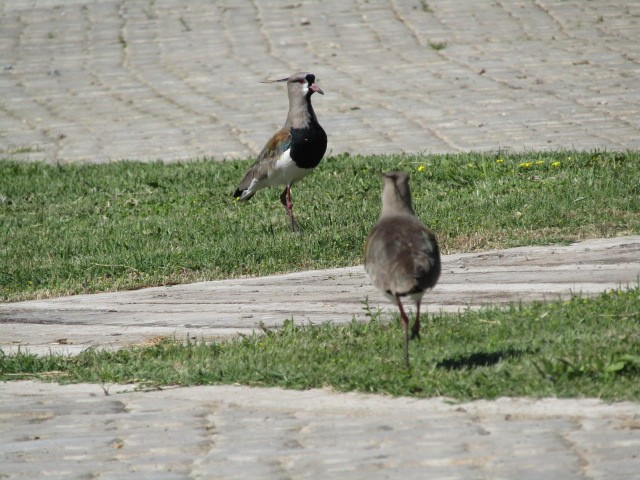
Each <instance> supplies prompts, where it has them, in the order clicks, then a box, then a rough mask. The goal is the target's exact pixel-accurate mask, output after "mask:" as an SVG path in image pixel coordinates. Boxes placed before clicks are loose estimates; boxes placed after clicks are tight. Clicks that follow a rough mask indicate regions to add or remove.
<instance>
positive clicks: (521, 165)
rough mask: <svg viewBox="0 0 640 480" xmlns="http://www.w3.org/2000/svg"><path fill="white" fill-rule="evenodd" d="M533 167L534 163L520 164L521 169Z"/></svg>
mask: <svg viewBox="0 0 640 480" xmlns="http://www.w3.org/2000/svg"><path fill="white" fill-rule="evenodd" d="M531 165H533V163H532V162H524V163H521V164H520V165H518V166H519V167H520V168H529V167H531Z"/></svg>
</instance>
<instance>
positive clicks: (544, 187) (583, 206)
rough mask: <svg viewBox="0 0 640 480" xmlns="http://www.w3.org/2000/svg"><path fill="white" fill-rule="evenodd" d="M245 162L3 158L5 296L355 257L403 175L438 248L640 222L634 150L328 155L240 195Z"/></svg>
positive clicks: (499, 243)
mask: <svg viewBox="0 0 640 480" xmlns="http://www.w3.org/2000/svg"><path fill="white" fill-rule="evenodd" d="M248 165H249V162H248V161H245V162H229V163H219V162H214V161H196V162H191V163H181V164H168V165H167V164H161V163H151V164H143V163H133V162H121V163H113V164H108V165H84V166H78V165H68V166H62V167H57V166H47V165H43V164H24V163H14V162H10V161H1V160H0V301H15V300H22V299H30V298H43V297H49V296H57V295H63V294H75V293H88V292H98V291H105V290H116V289H126V288H136V287H140V286H145V285H162V284H169V283H184V282H193V281H198V280H210V279H218V278H225V277H233V276H241V275H265V274H270V273H276V272H286V271H296V270H304V269H313V268H325V267H336V266H347V265H354V264H358V263H361V262H362V253H363V252H362V249H363V243H364V239H365V238H366V235H367V233H368V232H369V230H370V229H371V228H372V226H373V225H374V223H375V222H376V220H377V217H378V214H379V212H380V190H381V179H380V177H379V174H380V173H381V172H383V171H388V170H391V169H401V170H405V171H408V172H410V174H411V182H412V188H413V194H414V206H415V208H416V211H417V213H418V214H419V215H420V217H421V218H422V219H423V220H424V221H425V223H427V224H428V225H430V226H431V227H432V228H433V229H434V231H435V232H436V234H437V235H438V239H439V242H440V244H441V249H442V251H443V252H444V253H451V252H460V251H472V250H481V249H489V248H497V247H511V246H517V245H530V244H549V243H558V242H568V241H572V240H578V239H584V238H593V237H611V236H619V235H627V234H637V233H639V232H640V180H639V179H640V152H629V153H603V152H594V153H576V152H557V153H544V154H541V153H528V154H523V155H522V154H521V155H503V154H486V155H484V154H461V155H444V156H409V155H395V156H381V157H372V156H369V157H361V156H346V155H342V156H333V157H329V158H326V159H325V160H324V161H323V162H322V163H321V164H320V167H319V168H318V170H317V171H316V172H314V173H313V174H312V175H310V176H309V177H308V178H306V179H305V180H304V181H303V182H301V183H300V185H299V186H297V187H296V188H295V189H294V203H295V211H296V215H297V218H298V221H299V223H300V226H301V227H302V228H303V229H304V231H303V232H302V234H291V232H290V231H289V229H288V227H287V221H286V216H285V213H284V209H283V208H282V206H281V205H280V203H279V201H278V196H279V194H280V191H279V190H278V189H270V190H265V191H261V192H259V193H258V194H257V195H256V196H255V197H254V198H253V199H252V200H251V201H250V202H249V203H246V204H239V203H237V202H236V201H235V200H234V199H233V198H232V196H231V193H232V192H233V190H234V189H235V187H236V184H237V182H238V181H239V180H240V178H241V176H242V173H243V172H244V170H245V169H246V167H247V166H248Z"/></svg>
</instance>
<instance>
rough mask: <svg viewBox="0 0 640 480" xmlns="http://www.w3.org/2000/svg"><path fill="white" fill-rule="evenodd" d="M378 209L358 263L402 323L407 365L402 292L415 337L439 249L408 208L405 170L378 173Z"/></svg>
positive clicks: (436, 270) (434, 279) (432, 282)
mask: <svg viewBox="0 0 640 480" xmlns="http://www.w3.org/2000/svg"><path fill="white" fill-rule="evenodd" d="M383 177H384V186H383V189H382V213H381V214H380V219H379V220H378V223H377V224H376V225H375V227H373V230H372V231H371V233H370V234H369V236H368V237H367V242H366V244H365V253H364V268H365V271H366V272H367V275H369V278H370V279H371V281H372V282H373V284H374V285H375V286H376V287H377V288H378V289H379V290H381V291H382V292H383V293H384V294H385V296H386V297H387V298H389V299H390V300H391V301H392V302H393V303H395V304H396V305H398V308H399V309H400V318H401V319H402V325H403V327H404V360H405V365H406V367H407V368H409V318H408V317H407V314H406V313H405V311H404V308H403V307H402V300H401V298H402V297H409V298H410V299H411V300H412V301H413V302H414V303H415V305H416V320H415V322H414V324H413V327H412V329H411V338H420V303H421V302H422V297H423V296H424V294H425V291H426V290H427V289H428V288H433V287H434V286H435V284H436V282H437V281H438V278H439V277H440V252H439V250H438V243H437V242H436V237H435V235H434V234H433V232H432V231H431V230H429V229H428V228H427V227H425V226H424V225H423V224H422V222H421V221H420V219H419V218H418V217H417V216H416V214H415V213H414V211H413V206H412V204H411V191H410V190H409V176H408V175H407V174H406V173H404V172H389V173H385V174H384V175H383Z"/></svg>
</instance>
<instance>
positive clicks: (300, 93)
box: [233, 72, 327, 231]
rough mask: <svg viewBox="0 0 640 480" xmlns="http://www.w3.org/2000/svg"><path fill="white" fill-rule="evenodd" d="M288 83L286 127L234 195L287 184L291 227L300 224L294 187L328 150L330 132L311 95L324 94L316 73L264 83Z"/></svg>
mask: <svg viewBox="0 0 640 480" xmlns="http://www.w3.org/2000/svg"><path fill="white" fill-rule="evenodd" d="M274 82H287V90H288V94H289V113H288V115H287V120H286V121H285V123H284V126H283V127H282V128H281V129H280V130H278V131H277V132H276V133H275V134H274V135H273V136H272V137H271V138H270V139H269V141H268V142H267V143H266V145H265V146H264V148H263V149H262V151H261V152H260V154H259V155H258V159H257V160H256V162H255V163H254V164H253V165H252V166H251V167H250V168H249V170H247V172H246V173H245V174H244V177H242V180H241V181H240V184H239V186H238V188H237V189H236V191H235V193H234V194H233V196H234V197H235V198H236V199H237V200H239V201H246V200H249V199H250V198H251V197H252V196H253V195H254V194H255V193H256V192H257V191H258V190H261V189H263V188H266V187H271V186H276V185H285V188H284V190H283V192H282V194H281V195H280V202H281V203H282V205H283V206H284V208H285V210H286V212H287V216H288V217H289V221H290V223H291V229H292V230H293V231H298V230H299V226H298V223H297V222H296V220H295V217H294V216H293V201H292V200H291V187H293V186H294V185H295V184H296V183H298V182H299V181H300V180H302V179H303V178H304V177H306V176H307V175H309V174H310V173H311V172H312V171H313V170H314V169H315V168H316V167H317V166H318V164H319V163H320V160H322V157H323V156H324V154H325V152H326V150H327V134H326V133H325V131H324V129H323V128H322V127H321V126H320V123H318V119H317V117H316V114H315V112H314V111H313V107H312V105H311V95H313V94H314V93H319V94H321V95H324V92H323V91H322V89H321V88H320V87H319V86H318V85H317V83H316V77H315V75H314V74H313V73H308V72H299V73H295V74H293V75H291V76H290V77H287V78H281V79H279V80H270V81H266V82H262V83H274Z"/></svg>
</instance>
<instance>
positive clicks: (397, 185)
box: [380, 172, 415, 218]
mask: <svg viewBox="0 0 640 480" xmlns="http://www.w3.org/2000/svg"><path fill="white" fill-rule="evenodd" d="M382 178H383V179H384V186H383V187H382V213H381V214H380V218H383V217H387V216H390V215H415V214H414V211H413V205H412V203H411V189H410V188H409V175H407V174H406V173H405V172H387V173H383V174H382Z"/></svg>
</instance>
